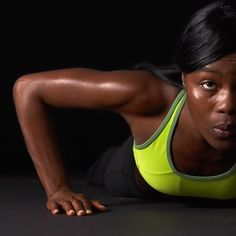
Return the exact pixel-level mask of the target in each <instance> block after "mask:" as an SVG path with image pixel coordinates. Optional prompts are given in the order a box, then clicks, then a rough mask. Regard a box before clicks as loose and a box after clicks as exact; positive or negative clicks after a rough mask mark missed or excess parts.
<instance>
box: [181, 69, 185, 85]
mask: <svg viewBox="0 0 236 236" xmlns="http://www.w3.org/2000/svg"><path fill="white" fill-rule="evenodd" d="M181 77H182V85H183V87H185V73H184V72H182V73H181Z"/></svg>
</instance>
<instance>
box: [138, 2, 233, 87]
mask: <svg viewBox="0 0 236 236" xmlns="http://www.w3.org/2000/svg"><path fill="white" fill-rule="evenodd" d="M235 52H236V7H235V1H230V0H222V1H215V2H213V3H210V4H208V5H206V6H205V7H203V8H201V9H200V10H198V11H197V12H196V13H195V14H194V15H193V16H192V17H191V19H190V20H189V22H188V23H187V25H186V26H185V28H184V30H183V33H182V34H181V36H180V38H179V40H178V42H177V44H176V49H175V53H174V57H173V60H172V61H173V63H172V64H171V65H169V66H166V67H158V66H154V65H152V64H150V63H141V64H138V65H136V66H135V68H136V69H147V70H149V71H151V72H152V73H154V74H156V75H157V76H159V77H160V78H162V79H164V80H167V81H168V82H170V83H172V84H174V85H176V86H178V87H181V86H182V81H181V73H182V72H186V73H189V72H193V71H195V70H198V69H200V68H202V67H203V66H205V65H207V64H210V63H212V62H214V61H216V60H218V59H220V58H222V57H224V56H226V55H228V54H232V53H235Z"/></svg>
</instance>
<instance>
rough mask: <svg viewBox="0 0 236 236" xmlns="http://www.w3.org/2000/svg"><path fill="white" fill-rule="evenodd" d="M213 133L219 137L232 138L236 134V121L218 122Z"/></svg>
mask: <svg viewBox="0 0 236 236" xmlns="http://www.w3.org/2000/svg"><path fill="white" fill-rule="evenodd" d="M212 130H213V133H214V135H215V136H217V137H219V138H231V137H234V136H236V124H235V123H226V122H224V123H223V122H222V123H218V124H217V125H215V126H214V127H213V129H212Z"/></svg>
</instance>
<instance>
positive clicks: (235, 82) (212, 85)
mask: <svg viewBox="0 0 236 236" xmlns="http://www.w3.org/2000/svg"><path fill="white" fill-rule="evenodd" d="M183 82H184V88H185V90H186V93H187V103H186V105H187V108H188V109H189V112H190V114H191V117H192V119H193V121H194V123H195V125H196V127H197V129H198V131H199V134H200V137H203V138H204V140H206V141H207V142H208V143H209V144H210V145H211V146H212V147H214V148H216V149H218V150H227V149H232V148H234V149H235V148H236V53H235V54H231V55H228V56H226V57H224V58H222V59H220V60H218V61H215V62H213V63H211V64H209V65H207V66H205V67H203V68H202V69H200V70H197V71H194V72H191V73H187V74H183Z"/></svg>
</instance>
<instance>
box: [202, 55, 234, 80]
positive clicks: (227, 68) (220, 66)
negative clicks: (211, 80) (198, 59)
mask: <svg viewBox="0 0 236 236" xmlns="http://www.w3.org/2000/svg"><path fill="white" fill-rule="evenodd" d="M200 71H205V72H209V73H218V74H220V75H223V76H224V75H236V53H234V54H231V55H228V56H225V57H223V58H221V59H219V60H217V61H215V62H213V63H210V64H208V65H206V66H204V67H203V68H201V69H200Z"/></svg>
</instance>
